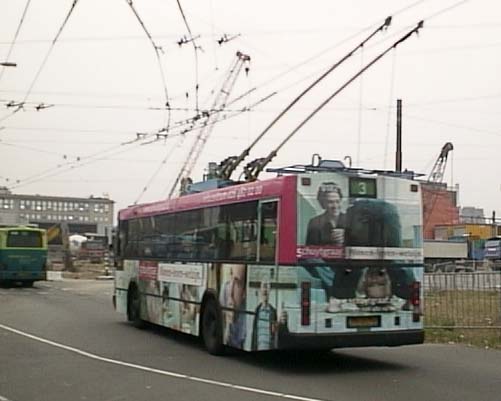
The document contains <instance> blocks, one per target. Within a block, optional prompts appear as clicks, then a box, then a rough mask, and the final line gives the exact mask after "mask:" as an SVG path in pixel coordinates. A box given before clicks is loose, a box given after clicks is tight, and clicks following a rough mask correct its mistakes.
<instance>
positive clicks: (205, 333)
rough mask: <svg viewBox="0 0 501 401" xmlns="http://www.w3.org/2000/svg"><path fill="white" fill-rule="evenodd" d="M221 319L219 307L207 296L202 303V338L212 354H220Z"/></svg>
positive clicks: (221, 344)
mask: <svg viewBox="0 0 501 401" xmlns="http://www.w3.org/2000/svg"><path fill="white" fill-rule="evenodd" d="M222 321H223V319H222V317H221V309H220V308H219V307H218V304H217V302H216V300H215V299H214V298H209V299H208V300H207V302H206V303H205V305H204V308H203V313H202V339H203V341H204V345H205V348H206V349H207V351H209V353H210V354H212V355H222V354H223V353H224V345H223V322H222Z"/></svg>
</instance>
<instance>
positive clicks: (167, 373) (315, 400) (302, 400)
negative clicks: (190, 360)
mask: <svg viewBox="0 0 501 401" xmlns="http://www.w3.org/2000/svg"><path fill="white" fill-rule="evenodd" d="M0 328H1V329H4V330H6V331H10V332H11V333H15V334H18V335H20V336H23V337H27V338H30V339H32V340H35V341H39V342H41V343H44V344H48V345H51V346H53V347H57V348H61V349H64V350H66V351H70V352H73V353H75V354H78V355H81V356H84V357H86V358H90V359H94V360H97V361H101V362H106V363H111V364H113V365H119V366H125V367H128V368H132V369H137V370H142V371H144V372H150V373H156V374H159V375H163V376H169V377H175V378H177V379H184V380H189V381H193V382H198V383H204V384H208V385H212V386H218V387H227V388H231V389H233V390H240V391H246V392H249V393H255V394H261V395H268V396H270V397H277V398H285V399H290V400H298V401H326V400H321V399H318V398H309V397H302V396H298V395H294V394H286V393H280V392H277V391H269V390H264V389H259V388H255V387H247V386H241V385H239V384H232V383H226V382H222V381H218V380H212V379H205V378H203V377H197V376H190V375H185V374H182V373H176V372H170V371H168V370H161V369H155V368H149V367H147V366H142V365H137V364H135V363H129V362H123V361H119V360H116V359H111V358H105V357H102V356H99V355H96V354H92V353H90V352H87V351H82V350H80V349H78V348H74V347H69V346H68V345H64V344H60V343H57V342H54V341H50V340H47V339H45V338H42V337H37V336H34V335H33V334H29V333H26V332H24V331H21V330H17V329H14V328H12V327H9V326H5V325H3V324H0ZM0 401H9V400H7V399H6V398H5V399H4V398H2V397H1V396H0Z"/></svg>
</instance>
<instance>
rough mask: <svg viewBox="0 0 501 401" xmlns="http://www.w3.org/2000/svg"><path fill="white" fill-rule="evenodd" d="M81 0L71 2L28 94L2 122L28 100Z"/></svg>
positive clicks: (0, 120)
mask: <svg viewBox="0 0 501 401" xmlns="http://www.w3.org/2000/svg"><path fill="white" fill-rule="evenodd" d="M78 1H79V0H73V3H72V4H71V8H70V10H69V11H68V13H67V14H66V17H65V18H64V21H63V23H62V24H61V26H60V27H59V29H58V31H57V33H56V36H55V37H54V39H52V42H51V45H50V47H49V50H48V51H47V53H46V54H45V57H44V59H43V61H42V63H41V64H40V67H39V68H38V71H37V73H36V74H35V78H34V79H33V81H32V82H31V84H30V86H29V88H28V90H27V91H26V94H25V95H24V98H23V100H22V101H21V102H19V105H18V107H17V108H16V109H14V110H13V111H12V112H11V114H8V115H6V116H5V117H3V118H2V119H0V122H2V121H5V120H7V119H8V118H10V117H12V116H13V115H14V114H16V113H17V112H18V111H19V110H21V109H22V108H23V105H24V103H25V102H26V100H27V99H28V97H29V96H30V94H31V91H32V90H33V87H34V86H35V84H36V82H37V81H38V78H39V77H40V74H41V73H42V71H43V69H44V67H45V65H46V64H47V61H48V60H49V57H50V55H51V53H52V50H53V49H54V46H55V45H56V42H57V40H58V39H59V36H60V35H61V33H62V32H63V29H64V27H65V26H66V23H67V22H68V20H69V19H70V16H71V14H72V13H73V10H74V9H75V7H76V5H77V3H78Z"/></svg>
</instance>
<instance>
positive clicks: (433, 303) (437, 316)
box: [423, 271, 501, 329]
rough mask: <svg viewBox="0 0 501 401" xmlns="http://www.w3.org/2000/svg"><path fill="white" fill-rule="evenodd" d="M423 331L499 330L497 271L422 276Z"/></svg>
mask: <svg viewBox="0 0 501 401" xmlns="http://www.w3.org/2000/svg"><path fill="white" fill-rule="evenodd" d="M423 286H424V298H425V299H424V308H425V312H424V313H425V327H426V328H444V329H454V328H458V329H459V328H464V329H475V328H478V329H490V328H492V329H501V272H483V271H476V272H456V273H426V274H425V275H424V283H423Z"/></svg>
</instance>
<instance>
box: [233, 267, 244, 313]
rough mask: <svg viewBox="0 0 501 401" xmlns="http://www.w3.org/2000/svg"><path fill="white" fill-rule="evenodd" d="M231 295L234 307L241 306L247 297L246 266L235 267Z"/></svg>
mask: <svg viewBox="0 0 501 401" xmlns="http://www.w3.org/2000/svg"><path fill="white" fill-rule="evenodd" d="M231 295H232V298H233V303H234V307H236V308H237V307H239V306H240V305H241V304H242V302H243V300H244V298H245V266H234V267H233V280H232V289H231Z"/></svg>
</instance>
